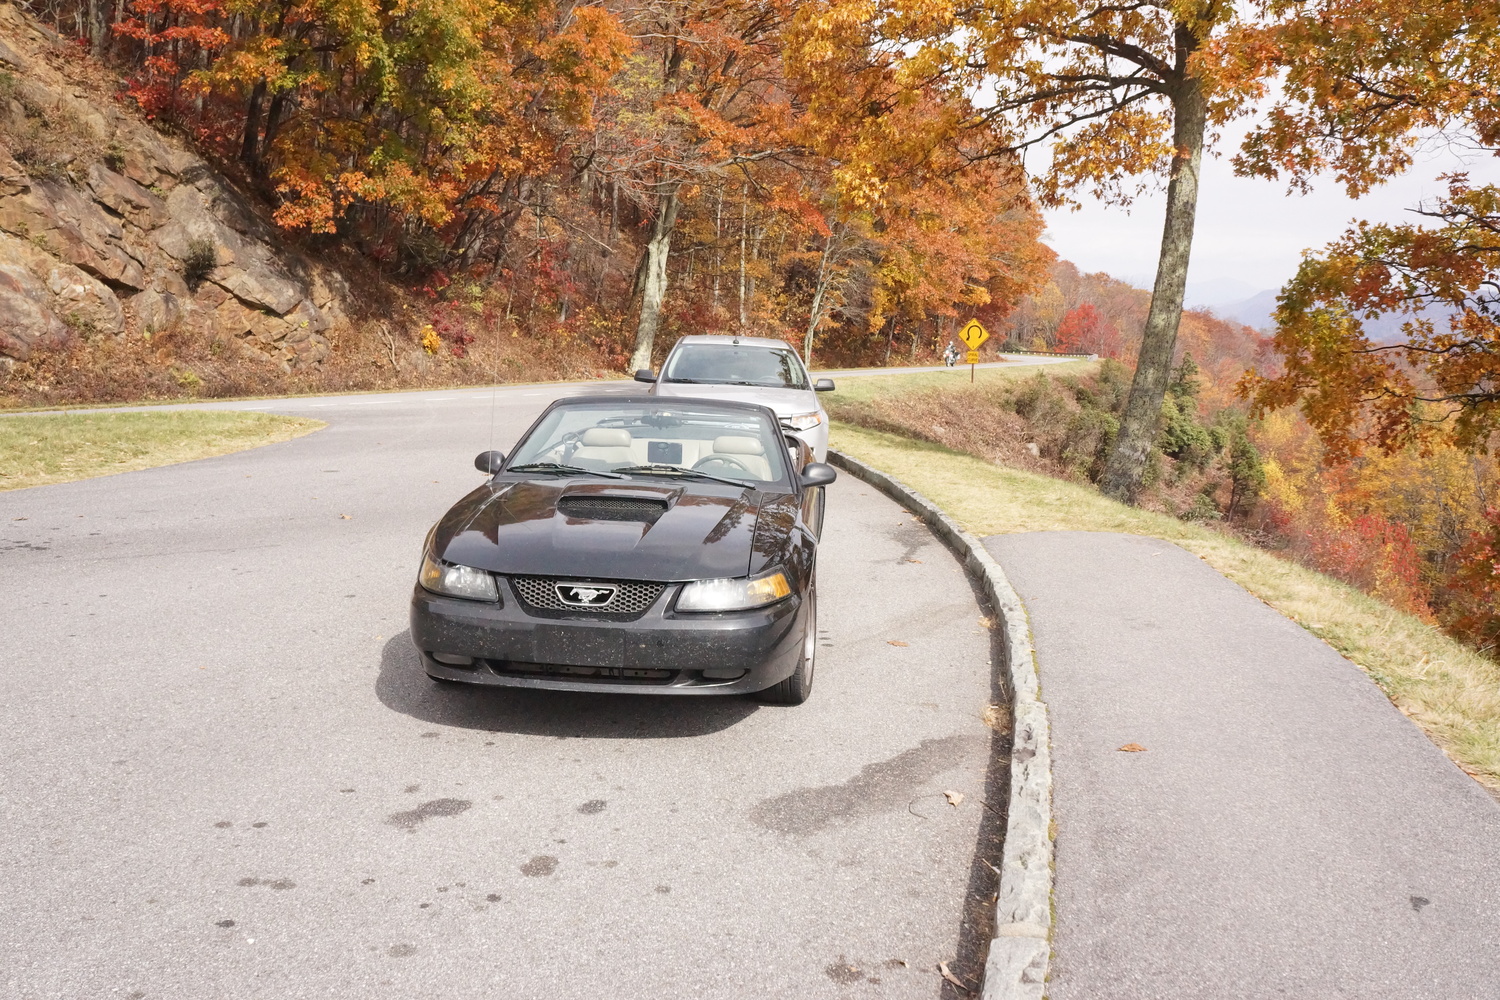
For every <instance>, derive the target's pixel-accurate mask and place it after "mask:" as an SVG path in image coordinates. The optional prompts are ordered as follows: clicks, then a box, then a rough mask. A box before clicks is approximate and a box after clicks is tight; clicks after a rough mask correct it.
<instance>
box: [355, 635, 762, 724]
mask: <svg viewBox="0 0 1500 1000" xmlns="http://www.w3.org/2000/svg"><path fill="white" fill-rule="evenodd" d="M375 696H376V697H377V698H379V699H380V701H381V704H383V705H385V706H386V707H387V708H389V709H391V710H392V711H395V712H400V713H401V714H402V715H409V716H411V717H412V718H414V719H420V720H422V721H423V722H430V723H433V724H434V725H439V726H452V727H454V728H457V729H473V730H477V731H479V732H485V733H515V734H517V735H523V736H569V737H573V738H580V737H582V738H591V739H617V740H661V739H677V738H681V737H690V736H707V735H709V734H711V733H717V732H721V731H723V730H725V729H728V728H729V727H730V726H733V725H734V724H735V723H737V722H739V721H740V720H742V719H745V718H747V717H749V716H750V715H753V714H754V713H755V712H757V711H759V710H760V708H761V706H760V705H758V704H756V703H755V702H753V701H751V700H750V699H749V698H745V697H736V696H727V697H718V698H715V697H672V696H666V695H640V694H632V693H621V694H618V695H615V694H589V693H584V692H577V693H575V692H570V691H536V690H532V689H529V688H502V687H481V686H479V685H469V684H435V683H433V681H432V680H431V679H430V678H429V677H428V676H427V673H426V671H424V670H423V669H422V661H421V659H420V658H419V657H418V656H417V651H416V649H415V648H414V647H413V646H412V642H411V633H410V632H409V631H408V632H402V633H400V634H399V635H395V636H392V637H391V639H390V640H389V641H388V642H386V644H385V646H384V647H383V648H382V649H381V653H380V675H379V676H378V677H377V678H376V679H375Z"/></svg>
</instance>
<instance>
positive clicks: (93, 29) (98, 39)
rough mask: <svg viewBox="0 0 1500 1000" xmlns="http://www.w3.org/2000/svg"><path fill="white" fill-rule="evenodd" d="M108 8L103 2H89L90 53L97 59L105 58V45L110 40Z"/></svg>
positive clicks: (90, 0) (100, 0)
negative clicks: (106, 22)
mask: <svg viewBox="0 0 1500 1000" xmlns="http://www.w3.org/2000/svg"><path fill="white" fill-rule="evenodd" d="M106 10H107V8H106V7H105V5H104V2H103V0H89V51H90V52H91V53H92V54H93V56H94V58H95V59H102V58H103V57H104V43H105V42H106V41H107V40H108V37H109V31H108V27H107V25H105V23H104V22H105V20H106V19H107V14H106V13H105V12H106Z"/></svg>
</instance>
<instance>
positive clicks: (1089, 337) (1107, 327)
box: [1052, 302, 1122, 358]
mask: <svg viewBox="0 0 1500 1000" xmlns="http://www.w3.org/2000/svg"><path fill="white" fill-rule="evenodd" d="M1052 346H1053V347H1054V348H1055V349H1056V350H1058V351H1060V352H1062V353H1064V354H1097V355H1099V356H1100V357H1101V358H1118V357H1119V356H1120V351H1121V349H1122V344H1121V341H1120V331H1119V330H1117V329H1115V325H1114V324H1113V323H1111V322H1110V321H1109V320H1107V319H1105V318H1104V315H1103V314H1102V313H1101V312H1099V309H1098V307H1096V306H1095V305H1094V304H1093V303H1092V302H1085V303H1083V304H1082V305H1079V306H1075V307H1074V308H1072V309H1070V310H1068V312H1067V313H1066V314H1065V315H1064V316H1063V318H1062V322H1061V323H1059V324H1058V325H1057V339H1056V340H1055V341H1054V342H1053V345H1052Z"/></svg>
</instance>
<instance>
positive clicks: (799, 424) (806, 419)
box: [781, 410, 823, 431]
mask: <svg viewBox="0 0 1500 1000" xmlns="http://www.w3.org/2000/svg"><path fill="white" fill-rule="evenodd" d="M781 422H782V423H783V424H786V425H787V426H788V427H790V428H791V429H792V430H794V431H810V430H812V429H813V428H814V427H816V426H818V425H819V424H821V423H822V422H823V414H821V413H819V412H818V411H817V410H813V411H812V412H811V413H794V414H792V415H791V416H790V417H782V418H781Z"/></svg>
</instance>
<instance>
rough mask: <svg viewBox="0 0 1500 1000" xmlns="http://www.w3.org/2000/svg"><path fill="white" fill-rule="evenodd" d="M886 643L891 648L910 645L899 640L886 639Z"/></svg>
mask: <svg viewBox="0 0 1500 1000" xmlns="http://www.w3.org/2000/svg"><path fill="white" fill-rule="evenodd" d="M886 642H887V643H889V644H890V645H892V646H910V645H911V643H909V642H902V641H901V640H900V639H887V640H886Z"/></svg>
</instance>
